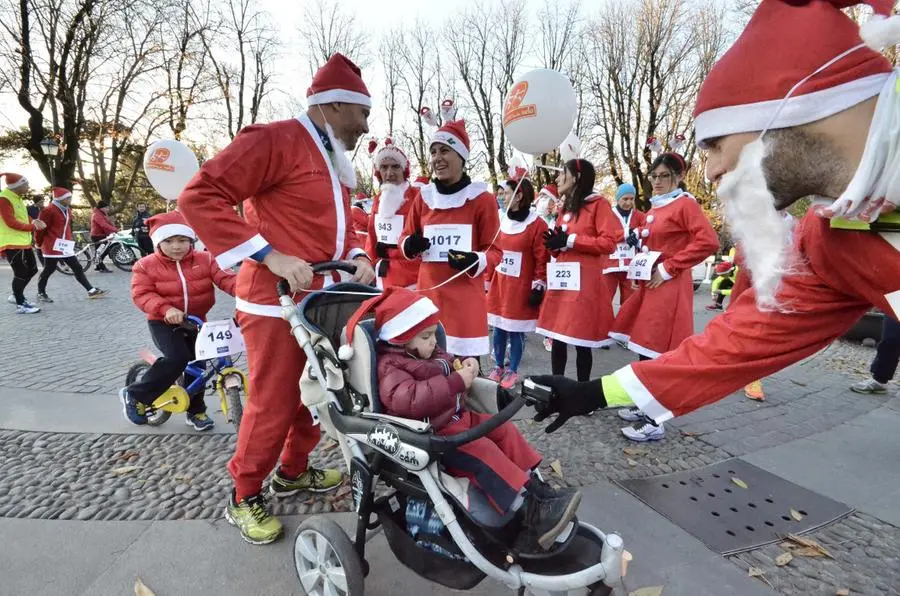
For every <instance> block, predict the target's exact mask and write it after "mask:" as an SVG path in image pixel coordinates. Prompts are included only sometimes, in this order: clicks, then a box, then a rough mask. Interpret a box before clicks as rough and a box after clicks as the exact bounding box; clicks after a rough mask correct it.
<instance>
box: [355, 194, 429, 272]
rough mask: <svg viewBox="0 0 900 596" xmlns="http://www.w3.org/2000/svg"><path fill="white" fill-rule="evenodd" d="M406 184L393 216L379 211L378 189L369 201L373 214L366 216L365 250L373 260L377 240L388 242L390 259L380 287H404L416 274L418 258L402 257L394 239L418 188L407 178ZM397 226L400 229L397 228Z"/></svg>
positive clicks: (401, 231)
mask: <svg viewBox="0 0 900 596" xmlns="http://www.w3.org/2000/svg"><path fill="white" fill-rule="evenodd" d="M405 184H406V185H407V186H406V190H405V191H404V192H403V203H401V204H400V206H399V207H398V208H397V212H396V213H394V214H393V216H389V217H386V216H387V214H385V213H382V207H381V193H380V192H379V193H378V194H376V195H375V199H374V201H373V203H372V215H371V217H369V223H368V225H369V230H368V235H367V237H366V252H367V253H368V254H369V258H370V259H372V262H375V261H377V260H378V259H379V257H378V255H377V254H376V250H375V248H376V245H377V244H378V243H379V242H382V244H386V245H387V246H388V248H387V258H388V260H389V261H390V266H389V267H388V272H387V276H386V277H385V278H384V279H381V278H379V279H378V282H379V286H380V287H385V288H386V287H388V286H400V287H403V288H406V287H409V286H412V285H415V283H416V279H418V277H419V261H408V260H406V259H404V258H403V253H402V252H401V251H400V249H399V248H398V247H397V242H399V241H400V235H401V234H402V233H403V222H404V221H406V216H407V215H408V214H409V209H410V207H411V206H412V204H413V201H415V200H416V197H418V196H419V191H418V189H416V188H415V187H414V186H412V185H411V184H409V183H408V182H407V183H405ZM398 227H399V229H397V228H398ZM395 238H396V239H395ZM388 240H393V242H385V241H388ZM377 270H378V268H377V267H376V271H377Z"/></svg>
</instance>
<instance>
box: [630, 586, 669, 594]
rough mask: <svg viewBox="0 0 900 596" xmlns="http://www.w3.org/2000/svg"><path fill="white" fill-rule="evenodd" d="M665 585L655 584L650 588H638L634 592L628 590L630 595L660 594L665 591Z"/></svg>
mask: <svg viewBox="0 0 900 596" xmlns="http://www.w3.org/2000/svg"><path fill="white" fill-rule="evenodd" d="M664 587H665V586H653V587H650V588H638V589H637V590H634V591H633V592H628V596H659V595H660V594H662V592H663V588H664Z"/></svg>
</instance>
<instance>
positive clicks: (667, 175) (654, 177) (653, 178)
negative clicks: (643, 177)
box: [647, 172, 672, 182]
mask: <svg viewBox="0 0 900 596" xmlns="http://www.w3.org/2000/svg"><path fill="white" fill-rule="evenodd" d="M671 177H672V174H671V172H664V173H662V174H650V175H649V176H647V178H649V179H650V182H656V181H657V180H660V181H665V180H668V179H669V178H671Z"/></svg>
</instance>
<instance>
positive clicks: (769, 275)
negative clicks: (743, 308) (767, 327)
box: [718, 137, 791, 311]
mask: <svg viewBox="0 0 900 596" xmlns="http://www.w3.org/2000/svg"><path fill="white" fill-rule="evenodd" d="M765 156H766V147H765V144H764V143H763V140H762V137H760V138H757V139H756V140H755V141H753V142H752V143H750V144H748V145H746V146H745V147H744V148H743V150H742V151H741V155H740V158H739V159H738V163H737V167H735V169H734V170H732V171H731V172H729V173H727V174H725V175H724V176H723V177H722V181H721V182H720V183H719V189H718V195H719V197H720V198H721V200H722V202H723V204H724V211H725V219H726V220H727V222H728V225H729V227H730V228H731V232H732V234H734V238H735V240H736V241H737V244H738V246H739V247H740V249H741V251H742V252H743V254H744V261H745V263H746V266H747V268H748V269H749V270H750V275H751V277H752V281H753V289H754V290H755V291H756V305H757V307H758V308H759V309H760V310H762V311H770V310H778V309H779V308H780V305H779V303H778V300H777V294H778V289H779V287H780V286H781V280H782V278H783V277H784V275H785V274H786V273H787V272H788V271H789V269H790V265H791V222H790V220H788V219H786V218H784V217H783V216H782V214H781V213H779V212H778V210H776V209H775V197H774V196H773V195H772V193H771V192H770V191H769V188H768V186H767V185H766V177H765V174H764V171H763V159H764V158H765Z"/></svg>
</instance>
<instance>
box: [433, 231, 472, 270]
mask: <svg viewBox="0 0 900 596" xmlns="http://www.w3.org/2000/svg"><path fill="white" fill-rule="evenodd" d="M423 234H424V235H425V237H426V238H428V239H429V240H430V241H431V248H429V249H428V250H426V251H425V252H423V253H422V260H423V261H425V262H427V263H435V262H439V261H446V260H447V251H449V250H460V251H463V252H472V225H471V224H440V225H427V226H425V229H424V231H423Z"/></svg>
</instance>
